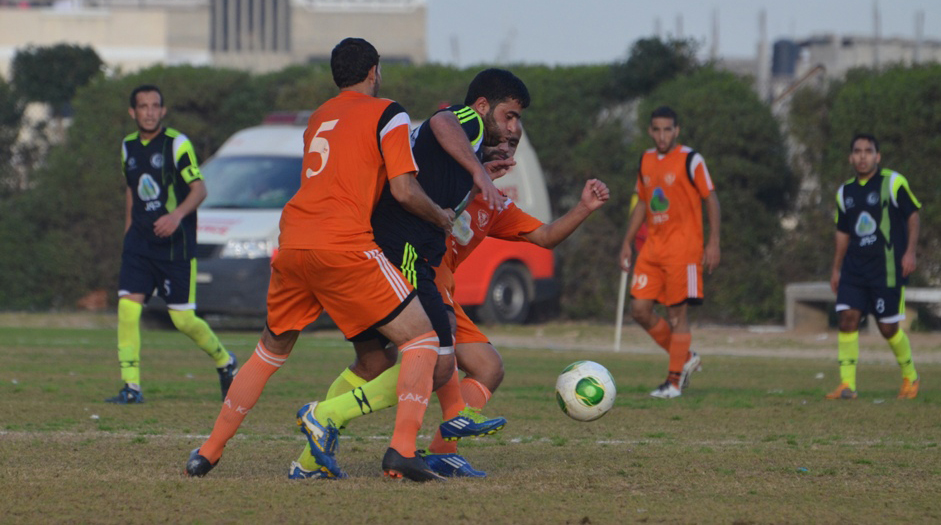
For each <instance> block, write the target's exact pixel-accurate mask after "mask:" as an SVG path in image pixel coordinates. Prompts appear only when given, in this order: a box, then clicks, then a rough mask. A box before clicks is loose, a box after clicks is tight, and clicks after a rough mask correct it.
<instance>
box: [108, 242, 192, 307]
mask: <svg viewBox="0 0 941 525" xmlns="http://www.w3.org/2000/svg"><path fill="white" fill-rule="evenodd" d="M194 275H196V259H190V260H188V261H159V260H154V259H151V258H149V257H145V256H143V255H138V254H136V253H129V252H124V253H122V254H121V277H120V278H119V280H118V295H119V296H122V297H123V296H125V295H128V294H135V293H140V294H144V297H145V299H144V301H145V302H146V301H147V300H149V299H150V297H151V296H152V295H153V294H154V292H156V293H157V295H158V296H159V297H162V298H163V300H164V301H166V303H167V306H168V307H170V308H172V309H173V310H192V309H195V308H196V287H195V284H196V279H195V278H194V277H193V276H194Z"/></svg>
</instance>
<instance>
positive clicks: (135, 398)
mask: <svg viewBox="0 0 941 525" xmlns="http://www.w3.org/2000/svg"><path fill="white" fill-rule="evenodd" d="M143 402H144V394H141V391H140V390H135V389H133V388H131V385H129V384H127V383H125V384H124V388H122V389H121V391H120V392H118V395H116V396H114V397H109V398H108V399H105V403H114V404H116V405H136V404H138V403H143Z"/></svg>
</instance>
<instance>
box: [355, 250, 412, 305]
mask: <svg viewBox="0 0 941 525" xmlns="http://www.w3.org/2000/svg"><path fill="white" fill-rule="evenodd" d="M364 253H365V254H366V257H368V258H370V259H373V260H375V261H376V262H377V263H378V264H379V269H380V270H382V273H383V275H385V276H386V281H388V282H389V285H390V286H392V290H393V291H395V295H396V297H398V298H399V301H404V300H405V298H406V297H408V293H409V292H408V285H407V284H405V279H404V278H403V277H402V274H401V273H399V271H398V270H397V269H396V268H395V266H392V263H390V262H389V259H386V256H385V254H384V253H382V250H369V251H368V252H364Z"/></svg>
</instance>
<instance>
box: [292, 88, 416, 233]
mask: <svg viewBox="0 0 941 525" xmlns="http://www.w3.org/2000/svg"><path fill="white" fill-rule="evenodd" d="M410 126H411V121H410V120H409V117H408V114H407V113H406V112H405V110H404V109H403V108H402V106H400V105H399V104H398V103H396V102H394V101H392V100H388V99H380V98H375V97H370V96H367V95H364V94H362V93H358V92H356V91H342V92H340V94H339V95H337V96H336V97H333V98H332V99H330V100H328V101H327V102H325V103H324V104H323V105H322V106H320V107H319V108H317V110H316V111H314V113H313V114H311V116H310V119H309V120H308V121H307V130H306V131H305V132H304V161H303V165H302V167H301V187H300V189H299V190H297V193H296V194H295V195H294V197H293V198H291V200H290V201H289V202H288V203H287V204H286V205H285V206H284V210H283V211H282V212H281V236H280V238H279V240H278V243H279V245H280V247H281V248H289V249H290V248H296V249H327V250H343V251H365V250H372V249H375V248H376V244H375V241H374V240H373V233H372V226H370V224H369V219H370V217H371V216H372V212H373V208H375V206H376V202H377V201H378V200H379V194H380V193H381V191H382V187H383V186H384V185H385V184H386V182H387V181H388V180H389V179H392V178H394V177H397V176H399V175H402V174H406V173H412V172H417V171H418V167H417V166H416V164H415V159H414V157H412V149H411V145H410V143H409V131H410Z"/></svg>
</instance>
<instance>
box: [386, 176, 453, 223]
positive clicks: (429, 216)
mask: <svg viewBox="0 0 941 525" xmlns="http://www.w3.org/2000/svg"><path fill="white" fill-rule="evenodd" d="M389 190H390V191H391V192H392V197H394V198H395V200H397V201H398V202H399V204H401V205H402V207H403V208H405V209H406V210H408V211H409V212H410V213H412V214H413V215H417V216H418V217H420V218H422V219H424V220H426V221H428V222H430V223H431V224H434V225H435V226H437V227H439V228H441V229H442V230H444V231H445V233H451V223H452V221H453V220H454V212H453V211H451V210H443V209H441V207H440V206H438V205H437V204H435V203H434V201H432V200H431V197H429V196H428V194H427V193H425V190H424V189H422V187H421V184H419V183H418V181H417V180H415V172H410V173H403V174H402V175H399V176H397V177H393V178H392V179H390V180H389Z"/></svg>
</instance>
